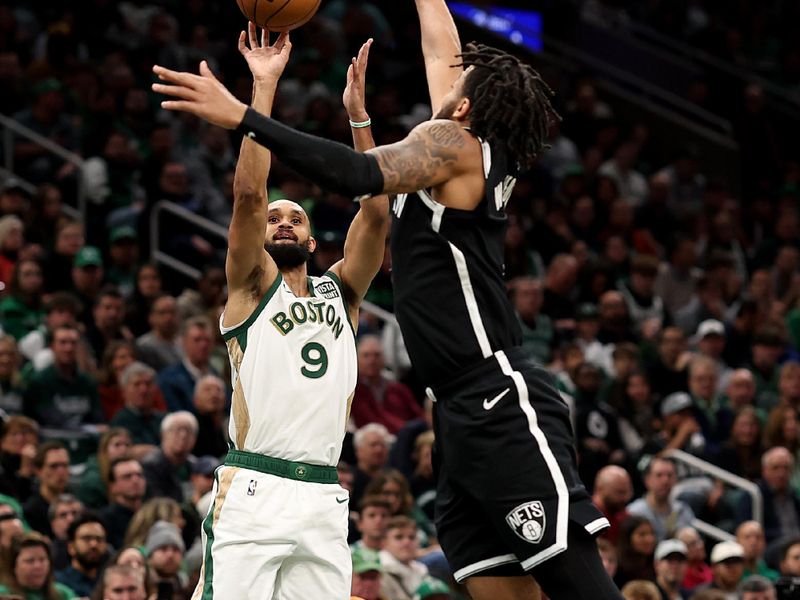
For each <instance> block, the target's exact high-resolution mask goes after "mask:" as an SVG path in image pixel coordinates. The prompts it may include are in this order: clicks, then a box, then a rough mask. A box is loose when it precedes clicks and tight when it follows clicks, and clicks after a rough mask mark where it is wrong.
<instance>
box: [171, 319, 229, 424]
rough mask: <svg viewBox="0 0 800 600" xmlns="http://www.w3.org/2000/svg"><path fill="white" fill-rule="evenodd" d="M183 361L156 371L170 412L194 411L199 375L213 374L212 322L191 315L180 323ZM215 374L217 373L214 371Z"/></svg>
mask: <svg viewBox="0 0 800 600" xmlns="http://www.w3.org/2000/svg"><path fill="white" fill-rule="evenodd" d="M181 342H182V344H183V360H182V361H181V362H180V363H178V364H176V365H173V366H171V367H167V368H166V369H163V370H162V371H160V372H159V374H158V387H159V388H160V389H161V391H162V392H163V394H164V398H165V399H166V401H167V407H168V408H169V410H170V412H175V411H178V410H188V411H191V410H193V405H192V397H193V396H194V386H195V384H196V383H197V380H198V379H199V378H200V377H201V376H202V375H208V374H210V373H212V370H211V366H210V364H209V358H210V357H211V343H212V337H211V324H210V323H209V322H208V321H207V320H206V319H205V317H193V318H190V319H189V320H188V321H186V322H185V323H184V324H183V333H182V335H181ZM213 374H215V375H216V373H213Z"/></svg>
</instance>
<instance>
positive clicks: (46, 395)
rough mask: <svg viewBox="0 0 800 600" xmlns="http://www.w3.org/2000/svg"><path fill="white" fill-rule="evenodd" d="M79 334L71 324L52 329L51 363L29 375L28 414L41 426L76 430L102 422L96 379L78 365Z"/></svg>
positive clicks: (26, 396)
mask: <svg viewBox="0 0 800 600" xmlns="http://www.w3.org/2000/svg"><path fill="white" fill-rule="evenodd" d="M79 343H80V333H79V332H78V330H77V328H75V327H74V326H71V325H64V326H61V327H58V328H57V329H56V330H55V331H54V332H53V341H52V344H51V347H52V349H53V364H52V365H51V366H49V367H47V368H46V369H42V370H41V371H37V372H36V373H34V374H33V375H32V376H31V380H30V382H29V384H28V389H27V390H26V392H25V408H26V412H27V413H28V414H29V416H31V417H33V418H34V419H36V421H38V422H39V424H40V425H42V426H44V427H53V428H56V429H73V430H74V429H79V428H81V427H82V426H83V425H85V424H89V423H102V422H103V413H102V411H101V409H100V398H99V394H98V391H97V382H96V381H95V380H94V378H93V377H92V376H91V375H89V374H88V373H84V372H83V371H81V370H80V369H79V368H78V360H77V351H78V344H79Z"/></svg>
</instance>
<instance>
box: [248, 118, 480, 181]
mask: <svg viewBox="0 0 800 600" xmlns="http://www.w3.org/2000/svg"><path fill="white" fill-rule="evenodd" d="M239 129H240V130H241V131H242V132H243V133H244V134H245V135H246V136H249V137H250V138H251V139H253V140H254V141H256V142H258V143H259V144H263V145H265V146H267V147H268V148H270V149H271V150H272V151H273V152H274V153H275V155H276V156H277V157H278V158H280V160H281V161H282V162H283V163H285V164H286V165H288V166H290V167H291V168H293V169H294V170H296V171H297V172H298V173H300V174H301V175H304V176H305V177H308V178H309V179H310V180H311V181H313V182H314V183H316V184H317V185H319V186H321V187H323V188H326V189H329V190H332V191H334V192H337V193H340V194H343V195H346V196H352V197H356V196H363V195H372V196H375V195H378V194H381V193H384V194H401V193H404V192H405V193H410V192H415V191H417V190H421V189H425V188H428V187H433V186H436V185H439V184H440V183H444V182H445V181H447V180H449V179H451V178H452V177H453V176H454V175H456V174H458V173H459V172H460V166H459V165H460V163H461V164H463V162H462V161H461V159H462V158H463V156H464V155H465V153H466V152H467V138H466V134H465V132H464V130H463V129H462V128H461V127H460V126H459V125H458V124H457V123H455V122H453V121H447V120H435V121H427V122H425V123H423V124H421V125H419V126H417V127H416V128H415V129H414V130H413V131H412V132H411V133H410V134H409V135H408V137H407V138H405V139H404V140H402V141H400V142H397V143H396V144H391V145H389V146H381V147H378V148H375V149H373V150H370V151H368V152H366V153H359V152H356V151H354V150H351V149H350V148H348V147H347V146H345V145H344V144H339V143H337V142H331V141H328V140H325V139H322V138H318V137H315V136H313V135H308V134H305V133H301V132H299V131H295V130H294V129H292V128H290V127H287V126H285V125H282V124H281V123H278V122H277V121H275V120H273V119H270V118H269V117H265V116H264V115H261V114H259V113H257V112H256V111H255V110H253V109H247V111H246V112H245V115H244V119H243V120H242V122H241V124H240V125H239Z"/></svg>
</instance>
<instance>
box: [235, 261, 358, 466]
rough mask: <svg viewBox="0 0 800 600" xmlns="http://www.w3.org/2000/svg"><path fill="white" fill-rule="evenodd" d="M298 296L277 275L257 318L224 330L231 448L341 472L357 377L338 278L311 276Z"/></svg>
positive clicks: (345, 309)
mask: <svg viewBox="0 0 800 600" xmlns="http://www.w3.org/2000/svg"><path fill="white" fill-rule="evenodd" d="M308 291H309V297H297V296H295V295H294V293H292V291H291V289H290V288H289V286H288V285H287V284H286V282H285V281H284V280H283V277H282V276H281V275H280V274H278V278H277V279H276V281H275V283H274V284H273V285H272V286H271V287H270V288H269V290H268V291H267V293H266V294H265V295H264V297H263V298H262V299H261V302H259V304H258V307H257V308H256V309H255V311H254V312H253V314H252V315H250V317H249V318H248V319H247V320H245V321H244V322H242V323H240V324H239V325H237V326H235V327H223V326H222V318H220V327H221V329H222V334H223V336H224V338H225V341H226V343H227V345H228V355H229V357H230V361H231V371H232V373H231V379H232V381H231V384H232V386H233V400H232V405H231V419H230V426H229V434H230V440H231V443H232V444H233V447H234V448H235V449H237V450H243V451H245V452H253V453H256V454H264V455H267V456H271V457H273V458H281V459H284V460H291V461H299V462H307V463H311V464H317V465H328V466H335V465H336V463H337V461H338V460H339V454H340V453H341V450H342V439H343V438H344V433H345V428H346V425H347V419H348V418H349V412H350V402H351V401H352V398H353V391H354V390H355V387H356V378H357V373H358V367H357V361H356V346H355V335H354V332H353V328H352V326H351V324H350V320H349V319H348V314H347V304H346V302H345V300H344V296H343V294H342V285H341V281H340V280H339V278H338V277H337V276H336V275H335V274H333V273H331V272H330V271H328V272H327V273H325V275H323V276H322V277H309V278H308Z"/></svg>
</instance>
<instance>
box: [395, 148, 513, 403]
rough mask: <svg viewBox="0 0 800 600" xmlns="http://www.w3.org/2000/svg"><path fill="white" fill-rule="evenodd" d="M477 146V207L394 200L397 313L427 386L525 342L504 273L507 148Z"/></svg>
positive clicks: (410, 197)
mask: <svg viewBox="0 0 800 600" xmlns="http://www.w3.org/2000/svg"><path fill="white" fill-rule="evenodd" d="M479 141H480V140H479ZM481 148H482V151H483V169H484V177H485V193H484V197H483V199H482V200H481V202H480V204H478V206H477V207H476V208H475V209H474V210H471V211H465V210H457V209H452V208H445V207H444V206H443V205H441V204H439V203H438V202H436V201H434V200H433V198H432V196H431V194H430V193H429V192H428V191H425V190H420V191H418V192H416V193H415V194H402V195H399V196H397V197H396V198H395V199H394V200H393V202H392V234H391V250H392V282H393V286H394V300H395V314H396V316H397V321H398V323H399V325H400V330H401V331H402V333H403V339H404V341H405V344H406V348H407V350H408V354H409V357H410V358H411V362H412V364H413V365H414V368H415V370H416V371H417V373H418V374H419V376H420V378H421V380H422V381H423V382H424V383H425V385H428V386H433V387H435V386H436V385H438V384H442V383H445V382H447V381H448V380H449V379H450V378H452V377H453V376H454V375H455V374H457V373H459V372H461V371H464V370H465V369H467V368H469V366H470V365H473V364H475V363H477V362H479V361H481V360H483V359H485V358H488V357H489V356H491V355H492V354H494V353H495V352H496V351H498V350H503V349H509V348H512V347H515V346H518V345H520V344H521V343H522V332H521V330H520V326H519V323H518V322H517V319H516V315H515V312H514V309H513V307H512V305H511V302H510V301H509V299H508V296H507V294H506V286H505V282H504V279H503V254H504V252H503V249H504V240H505V232H506V225H507V217H506V213H505V207H506V204H507V202H508V200H509V197H510V196H511V191H512V190H513V187H514V183H515V182H516V180H515V178H514V177H513V176H512V175H511V169H510V168H509V165H508V164H507V161H506V156H505V153H504V152H502V151H501V150H500V149H498V148H495V147H490V145H489V144H488V143H487V142H485V141H481Z"/></svg>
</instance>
